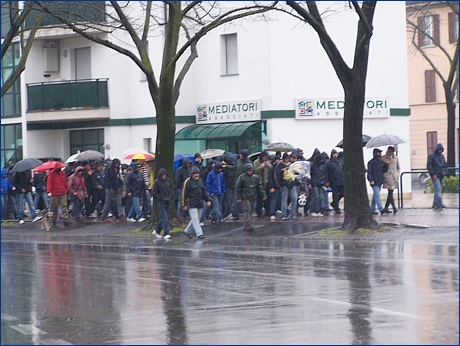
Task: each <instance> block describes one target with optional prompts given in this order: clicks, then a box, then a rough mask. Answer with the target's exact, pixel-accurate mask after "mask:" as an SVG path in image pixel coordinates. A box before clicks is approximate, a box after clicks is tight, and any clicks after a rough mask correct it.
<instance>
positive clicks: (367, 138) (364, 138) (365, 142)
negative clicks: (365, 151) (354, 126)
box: [335, 135, 372, 149]
mask: <svg viewBox="0 0 460 346" xmlns="http://www.w3.org/2000/svg"><path fill="white" fill-rule="evenodd" d="M371 138H372V137H371V136H368V135H363V139H362V141H363V142H362V146H363V147H364V146H366V144H367V142H369V140H370V139H371ZM335 146H336V147H337V148H342V149H343V139H342V140H341V141H340V142H339V143H337V144H336V145H335Z"/></svg>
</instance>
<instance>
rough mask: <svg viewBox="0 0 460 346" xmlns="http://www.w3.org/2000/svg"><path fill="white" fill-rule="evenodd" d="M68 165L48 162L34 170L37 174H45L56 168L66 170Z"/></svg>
mask: <svg viewBox="0 0 460 346" xmlns="http://www.w3.org/2000/svg"><path fill="white" fill-rule="evenodd" d="M65 166H66V165H65V164H63V163H62V162H61V161H47V162H45V163H42V164H41V165H40V166H37V167H35V168H34V171H35V172H39V173H40V172H45V171H50V170H52V169H55V168H64V167H65Z"/></svg>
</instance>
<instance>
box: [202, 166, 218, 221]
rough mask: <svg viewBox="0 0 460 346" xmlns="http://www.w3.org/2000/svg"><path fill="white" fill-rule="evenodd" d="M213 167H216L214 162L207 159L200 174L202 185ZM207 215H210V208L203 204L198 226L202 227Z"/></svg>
mask: <svg viewBox="0 0 460 346" xmlns="http://www.w3.org/2000/svg"><path fill="white" fill-rule="evenodd" d="M215 165H216V160H214V159H209V160H208V162H207V164H206V167H205V168H204V169H203V171H202V172H201V173H200V178H201V179H202V180H203V183H204V184H206V178H207V177H208V174H209V172H212V170H213V169H214V167H215ZM209 215H211V207H210V206H209V207H208V206H207V205H206V203H203V212H202V213H201V218H200V226H204V221H205V220H206V218H207V217H208V216H209Z"/></svg>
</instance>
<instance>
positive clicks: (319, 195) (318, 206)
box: [310, 153, 328, 216]
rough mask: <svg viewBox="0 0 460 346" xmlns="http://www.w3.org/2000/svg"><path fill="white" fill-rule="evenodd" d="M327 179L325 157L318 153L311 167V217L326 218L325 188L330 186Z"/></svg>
mask: <svg viewBox="0 0 460 346" xmlns="http://www.w3.org/2000/svg"><path fill="white" fill-rule="evenodd" d="M327 179H328V178H327V172H326V164H325V162H324V158H323V155H321V153H318V154H317V155H316V156H315V157H314V161H313V163H312V165H311V187H312V188H311V194H312V199H311V205H310V215H311V216H324V213H323V212H322V211H323V210H324V208H323V199H324V188H327V185H328V180H327Z"/></svg>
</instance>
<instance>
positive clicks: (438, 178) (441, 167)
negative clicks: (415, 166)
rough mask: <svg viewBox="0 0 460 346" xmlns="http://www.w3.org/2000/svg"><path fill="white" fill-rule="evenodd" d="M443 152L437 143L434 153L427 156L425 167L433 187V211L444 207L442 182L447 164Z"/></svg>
mask: <svg viewBox="0 0 460 346" xmlns="http://www.w3.org/2000/svg"><path fill="white" fill-rule="evenodd" d="M443 152H444V147H443V145H442V144H441V143H438V144H437V145H436V147H435V148H434V151H433V152H432V153H431V154H430V155H428V160H427V165H426V166H427V169H428V173H430V176H431V180H432V181H433V187H434V199H433V206H432V208H433V209H444V208H445V207H446V206H445V205H444V203H443V202H442V182H443V180H444V176H445V175H446V172H447V163H446V158H445V157H444V155H443Z"/></svg>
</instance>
